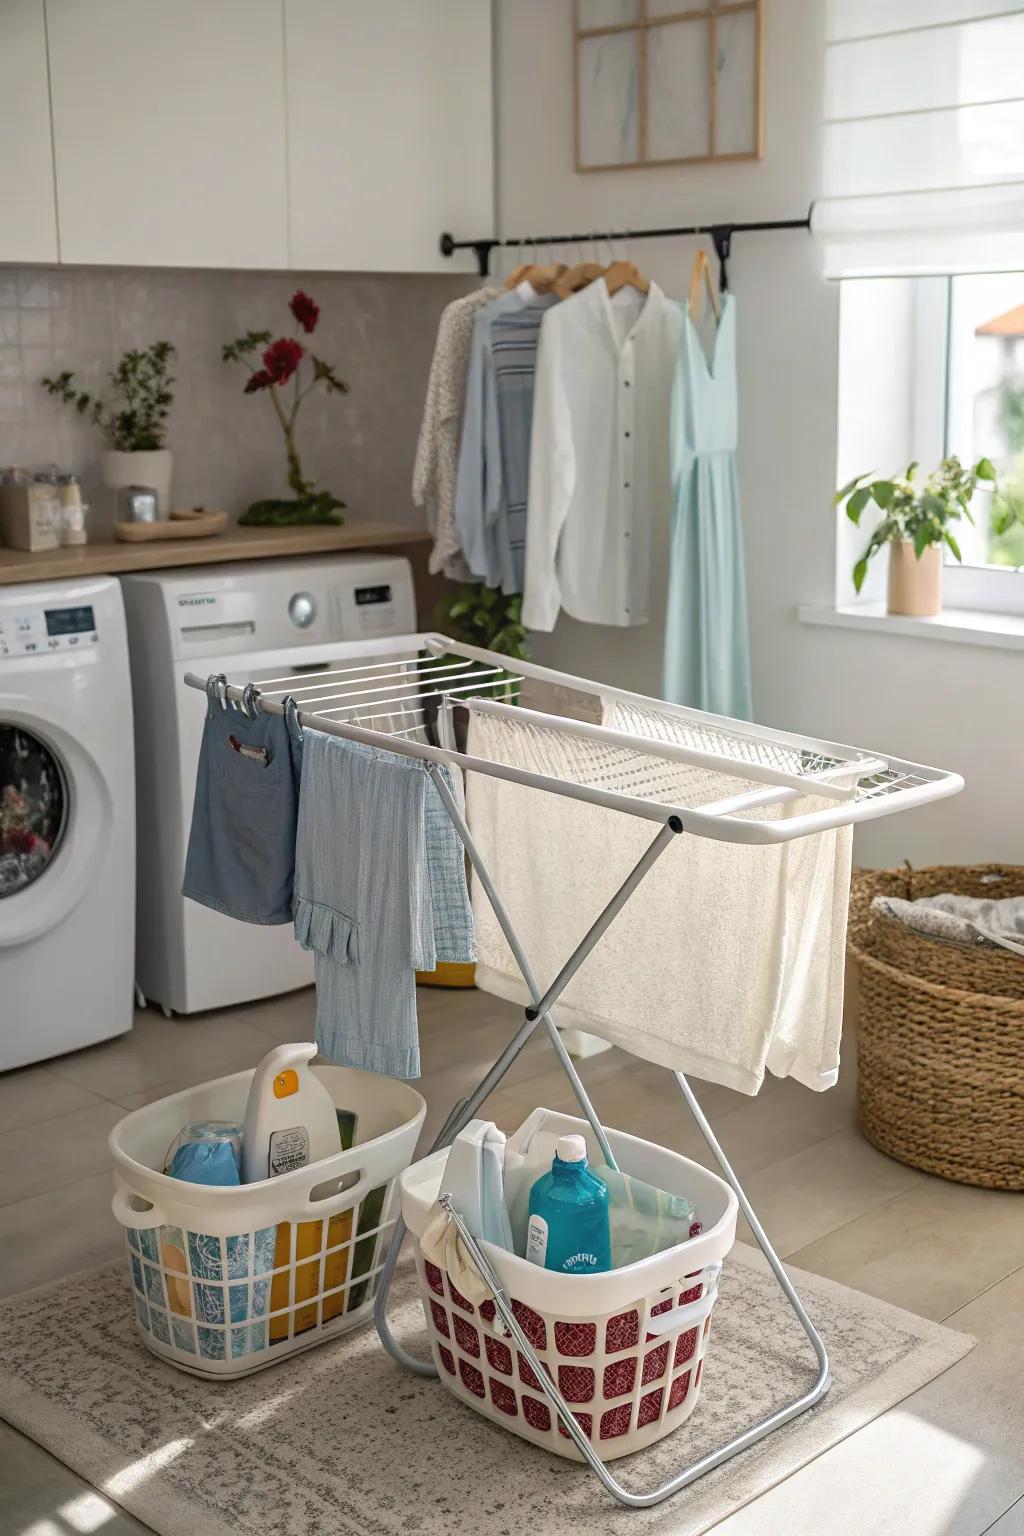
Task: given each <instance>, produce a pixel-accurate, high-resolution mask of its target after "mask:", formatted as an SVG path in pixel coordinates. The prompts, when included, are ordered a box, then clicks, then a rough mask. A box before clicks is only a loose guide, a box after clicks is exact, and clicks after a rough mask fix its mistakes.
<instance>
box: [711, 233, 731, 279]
mask: <svg viewBox="0 0 1024 1536" xmlns="http://www.w3.org/2000/svg"><path fill="white" fill-rule="evenodd" d="M708 233H709V234H710V236H711V239H712V242H713V244H714V247H715V255H716V256H717V257H718V291H719V293H725V292H726V291H727V290H728V287H729V273H728V270H727V268H726V262H727V261H728V260H729V257H730V256H731V255H732V236H733V227H732V225H731V224H712V226H711V228H710V230H709V231H708Z"/></svg>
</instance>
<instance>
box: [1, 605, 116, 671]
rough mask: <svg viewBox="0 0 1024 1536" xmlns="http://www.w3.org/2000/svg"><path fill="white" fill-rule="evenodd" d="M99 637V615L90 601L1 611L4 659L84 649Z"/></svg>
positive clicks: (2, 655) (2, 652) (2, 653)
mask: <svg viewBox="0 0 1024 1536" xmlns="http://www.w3.org/2000/svg"><path fill="white" fill-rule="evenodd" d="M98 640H99V631H98V630H97V628H96V615H95V612H94V611H93V609H92V607H91V606H90V605H89V604H82V605H80V606H78V607H74V608H26V609H25V610H24V611H23V612H20V613H19V612H15V613H5V614H0V658H3V657H4V656H49V655H50V654H51V652H53V651H75V650H83V649H85V648H87V647H88V646H92V645H95V644H96V643H97V642H98Z"/></svg>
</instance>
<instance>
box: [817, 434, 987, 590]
mask: <svg viewBox="0 0 1024 1536" xmlns="http://www.w3.org/2000/svg"><path fill="white" fill-rule="evenodd" d="M918 469H919V465H918V464H917V463H913V464H909V465H908V466H907V469H906V472H905V473H904V474H903V475H894V476H893V477H892V478H891V479H888V480H872V478H871V474H870V472H869V473H868V474H864V475H856V476H855V477H854V479H852V480H850V481H849V482H848V483H847V484H846V485H844V486H842V487H841V488H840V489H839V490H838V491H837V492H836V494H835V497H834V500H833V504H834V505H835V506H837V507H838V506H841V505H842V504H843V503H844V502H845V503H846V515H847V517H848V518H849V519H850V522H851V523H855V524H857V525H858V526H859V525H860V520H861V517H862V516H863V515H864V512H865V510H866V509H867V508H868V507H869V506H871V505H874V506H875V507H877V508H878V510H879V511H880V512H881V513H882V518H881V521H880V522H879V523H878V524H877V525H876V527H875V528H874V529H873V531H872V533H871V537H870V539H869V540H868V544H867V548H866V549H865V551H864V553H863V555H861V557H860V559H859V560H858V561H857V563H856V565H855V566H854V568H853V585H854V587H855V588H856V590H857V591H858V592H859V591H860V589H861V587H862V586H863V585H864V578H865V576H866V575H867V571H868V563H869V561H871V560H872V559H873V558H874V556H875V555H877V553H878V551H879V550H880V549H881V548H882V547H883V545H885V544H893V543H897V542H899V540H901V539H906V540H907V541H908V542H909V543H911V544H913V546H914V554H915V556H916V558H917V559H918V560H920V558H921V556H922V554H923V553H924V551H925V550H926V549H927V548H928V546H929V545H930V544H946V545H947V547H948V548H949V549H950V550H951V551H952V553H953V556H954V558H955V559H957V560H959V559H960V558H961V557H960V546H959V544H958V543H957V541H956V537H955V535H954V534H953V531H952V528H951V524H953V523H956V522H957V521H959V519H960V518H961V517H966V519H967V521H968V522H969V523H973V522H974V519H973V517H972V516H971V511H970V504H971V500H972V498H973V496H974V493H975V491H976V490H977V488H978V482H979V481H981V480H985V481H990V482H992V484H993V485H994V484H995V480H996V471H995V466H994V465H993V464H992V463H991V461H990V460H989V459H979V460H978V462H977V463H976V464H974V465H972V467H971V468H970V469H965V468H964V466H963V465H962V464H961V463H960V460H959V459H958V458H956V457H955V456H951V457H949V458H946V459H943V460H942V462H941V464H939V466H938V468H937V469H933V470H932V471H931V473H930V474H928V475H925V476H924V478H923V479H919V478H918Z"/></svg>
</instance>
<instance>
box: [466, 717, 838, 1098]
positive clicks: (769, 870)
mask: <svg viewBox="0 0 1024 1536" xmlns="http://www.w3.org/2000/svg"><path fill="white" fill-rule="evenodd" d="M604 723H605V724H606V725H608V726H609V727H610V728H611V729H615V730H622V731H627V732H632V733H634V734H636V733H640V734H650V735H652V736H653V735H655V734H658V735H661V738H662V739H663V740H664V739H669V740H672V739H673V733H675V735H676V739H678V740H680V741H681V742H683V743H684V744H685V742H686V740H687V728H686V725H685V722H676V721H675V720H673V719H672V718H671V717H668V716H661V715H659V716H657V717H656V719H655V718H654V717H648V718H647V720H646V721H645V719H644V712H643V711H636V710H628V709H626V708H625V707H624V706H621V705H618V704H615V703H612V702H609V703H608V704H607V705H606V709H605V719H604ZM690 740H691V742H692V737H691V738H690ZM469 751H470V752H471V753H472V754H474V755H477V756H479V757H483V758H490V759H492V760H495V761H499V762H502V763H506V764H509V765H511V766H513V767H520V768H526V769H531V770H533V771H536V772H542V773H546V774H552V775H554V776H556V777H558V778H561V779H567V780H569V781H570V782H575V783H581V784H583V783H585V784H592V785H597V786H599V787H602V788H608V789H624V790H626V791H627V792H628V793H630V794H632V795H639V796H641V797H644V796H650V797H651V798H656V799H658V800H662V801H666V802H667V803H669V804H679V805H683V806H685V805H691V806H694V807H699V806H701V805H706V804H709V803H711V802H713V801H716V800H720V799H724V798H731V797H733V796H735V795H736V794H737V793H740V792H742V791H743V790H744V789H747V788H760V787H762V786H758V785H753V784H748V783H745V782H744V781H742V780H739V779H737V778H736V777H735V776H734V775H731V774H725V773H717V772H713V771H709V770H706V769H704V768H699V767H693V766H690V765H688V764H685V763H675V762H668V761H666V760H665V759H662V758H655V757H653V756H652V757H647V756H645V755H644V754H643V753H642V752H639V751H636V750H635V749H632V748H621V749H620V748H616V747H613V746H610V745H609V744H606V743H594V742H588V741H586V740H582V739H580V738H578V737H575V736H571V735H569V734H568V733H562V732H559V731H557V730H554V729H550V728H545V727H538V726H535V725H532V724H530V723H529V722H528V721H527V720H526V719H525V718H524V719H523V720H518V719H509V718H507V717H501V716H495V715H491V714H487V713H484V712H483V711H477V710H475V709H473V708H472V706H470V727H469ZM821 803H822V802H820V801H811V800H809V798H807V797H802V798H799V799H795V800H794V801H792V802H791V803H787V804H785V805H784V806H774V807H760V808H758V809H755V810H751V811H750V812H748V813H747V814H749V815H751V816H756V817H759V818H760V817H771V816H777V815H783V814H785V815H798V814H800V813H802V812H804V811H807V810H809V809H816V808H817V807H818V805H820V804H821ZM468 806H469V824H470V828H471V830H472V832H473V836H474V839H475V841H476V843H477V846H478V847H479V849H480V853H481V855H482V857H483V859H484V860H485V861H486V863H487V864H488V866H489V868H490V872H491V875H492V878H493V879H494V882H495V884H496V886H497V887H498V889H499V891H501V893H502V897H503V899H504V901H505V904H506V906H507V908H508V912H509V916H510V919H511V922H512V924H513V927H514V928H515V930H516V933H517V935H518V937H519V939H520V942H521V943H522V945H523V948H524V949H525V951H526V953H527V954H528V955H529V956H530V960H531V963H532V965H533V966H534V969H535V970H536V972H537V973H538V975H539V976H541V977H542V978H544V979H545V980H550V979H551V978H553V977H554V976H555V975H557V973H558V972H559V970H560V969H561V967H562V966H563V965H564V963H565V962H566V960H567V959H568V958H569V956H570V954H571V953H572V951H573V950H574V948H575V947H576V945H577V944H579V942H580V940H581V939H582V938H583V936H584V934H585V932H586V931H587V929H588V927H589V926H590V924H591V923H592V922H593V921H594V920H595V918H596V917H597V916H598V914H599V913H600V912H601V910H602V908H603V907H604V906H605V905H606V904H607V903H608V902H609V901H610V900H611V898H612V897H613V896H614V895H615V893H616V891H617V890H618V887H619V885H620V884H621V882H622V880H623V879H624V877H625V875H626V874H627V873H628V871H629V870H630V869H631V868H632V867H633V866H634V865H635V863H636V862H637V860H638V859H639V858H640V856H641V854H642V853H643V852H644V851H645V849H646V848H647V847H648V846H649V844H650V842H651V838H652V835H653V828H652V827H651V826H650V825H649V824H647V823H645V822H643V821H639V820H637V819H636V818H634V817H630V816H622V815H621V814H619V813H617V812H615V811H612V810H608V809H606V808H605V807H603V806H597V805H593V804H591V803H589V802H586V801H575V800H569V799H566V798H564V797H562V796H559V795H548V794H538V793H536V792H535V791H533V790H531V789H529V788H525V787H523V786H521V785H517V784H514V783H511V782H508V781H506V780H502V779H497V778H492V777H490V776H487V775H484V774H470V775H469V784H468ZM684 821H685V815H684ZM851 842H852V833H851V829H850V828H849V827H846V828H843V829H841V830H839V831H837V832H825V833H818V834H814V835H812V836H808V837H802V838H798V839H795V840H794V841H792V842H789V843H784V844H780V845H774V846H773V845H768V846H751V847H746V846H739V845H736V844H732V843H726V842H719V841H717V840H712V839H707V838H703V837H696V836H695V837H687V836H686V835H685V832H684V834H683V835H682V836H681V837H680V838H679V839H678V840H677V846H673V847H672V848H671V849H669V850H668V851H667V852H666V853H665V854H664V855H663V856H662V857H661V858H660V859H659V860H658V861H657V863H656V864H655V865H654V866H653V868H652V869H651V871H650V873H649V874H648V875H647V876H646V878H645V879H644V881H643V883H642V885H641V886H640V887H639V888H638V889H637V890H636V891H635V892H634V894H633V895H632V896H631V897H630V898H629V900H628V901H627V902H626V904H625V905H624V906H623V907H622V909H621V910H620V912H619V913H618V915H617V916H616V917H615V920H614V922H613V923H612V924H611V926H610V927H609V929H608V931H607V933H606V934H605V935H604V937H603V938H602V939H601V941H600V942H599V943H598V944H597V946H596V947H595V948H594V950H593V952H592V953H591V954H590V955H589V956H588V958H587V960H586V961H585V962H584V964H583V965H582V966H581V967H580V969H579V971H578V972H577V973H576V975H575V976H574V977H573V979H572V981H571V982H570V983H569V985H568V986H567V987H566V989H565V992H564V993H563V995H562V999H561V1000H560V1001H559V1002H558V1004H557V1006H556V1009H555V1018H556V1022H557V1023H559V1024H561V1025H562V1026H563V1027H565V1028H568V1027H575V1028H579V1029H583V1030H585V1031H588V1032H590V1033H593V1034H597V1035H600V1036H601V1037H603V1038H604V1039H606V1040H609V1041H611V1042H612V1043H613V1044H616V1045H621V1046H622V1047H623V1048H624V1049H626V1050H628V1051H630V1052H631V1053H632V1054H634V1055H637V1056H641V1057H643V1058H645V1059H646V1060H648V1061H652V1062H655V1063H656V1064H658V1065H660V1066H665V1067H669V1068H671V1069H673V1070H677V1071H681V1072H684V1073H692V1074H695V1075H696V1076H698V1077H702V1078H704V1079H705V1080H707V1081H710V1082H716V1083H721V1084H723V1085H724V1086H726V1087H729V1088H734V1089H736V1090H738V1091H739V1092H741V1093H747V1094H755V1093H757V1091H758V1089H759V1088H760V1086H761V1083H762V1080H763V1078H764V1073H765V1070H766V1069H767V1070H769V1071H771V1072H772V1073H774V1074H775V1075H777V1076H780V1077H781V1076H792V1077H795V1078H797V1080H798V1081H799V1082H801V1083H804V1084H805V1085H806V1086H807V1087H809V1088H814V1089H824V1088H828V1087H831V1086H832V1084H833V1083H834V1082H835V1080H836V1076H837V1073H838V1065H839V1035H840V1028H841V1022H842V986H843V967H844V946H845V934H846V912H847V905H848V900H849V881H850V849H851ZM473 914H474V919H475V922H476V933H477V944H478V949H479V959H478V962H477V985H478V986H479V987H480V988H482V989H483V990H484V991H488V992H492V993H494V994H495V995H496V996H499V997H504V998H508V999H511V1000H513V1001H515V1002H520V1003H529V1002H530V1001H531V998H530V996H529V994H528V992H527V990H526V988H525V986H524V984H523V981H522V977H521V976H520V974H519V971H518V968H517V966H516V964H515V961H514V960H513V958H512V954H511V951H510V950H509V948H508V945H507V943H506V941H505V938H504V935H503V934H502V932H501V929H500V928H499V926H498V923H497V920H496V919H495V917H494V915H493V912H492V911H491V909H490V904H489V903H488V902H487V900H486V896H485V894H484V893H483V892H482V891H480V890H479V889H478V887H477V886H476V884H474V889H473Z"/></svg>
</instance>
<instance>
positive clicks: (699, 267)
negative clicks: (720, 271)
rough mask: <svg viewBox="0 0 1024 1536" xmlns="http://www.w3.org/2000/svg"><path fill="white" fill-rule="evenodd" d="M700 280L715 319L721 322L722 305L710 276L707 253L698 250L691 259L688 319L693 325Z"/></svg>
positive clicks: (695, 318)
mask: <svg viewBox="0 0 1024 1536" xmlns="http://www.w3.org/2000/svg"><path fill="white" fill-rule="evenodd" d="M702 279H703V282H704V286H705V288H706V289H707V294H708V300H709V302H710V304H711V308H712V309H713V310H714V312H715V319H716V320H721V318H722V305H721V302H720V300H719V297H718V289H717V288H716V287H715V280H714V278H713V277H712V275H711V263H710V261H708V253H707V251H705V250H699V251H698V252H697V254H696V256H695V257H694V258H693V271H692V272H691V273H690V319H691V320H693V321H694V323H696V320H697V301H698V299H699V298H700V287H701V280H702Z"/></svg>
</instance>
